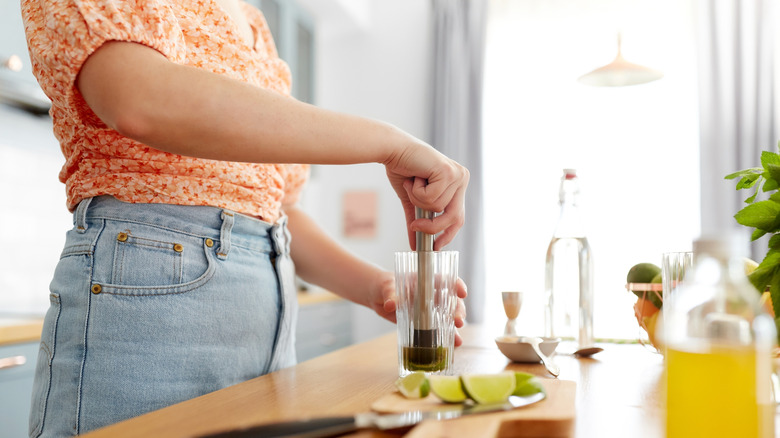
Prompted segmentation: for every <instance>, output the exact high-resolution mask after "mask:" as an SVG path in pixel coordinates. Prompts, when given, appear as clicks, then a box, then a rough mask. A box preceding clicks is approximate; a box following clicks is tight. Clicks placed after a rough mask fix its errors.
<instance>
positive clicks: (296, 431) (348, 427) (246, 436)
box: [201, 417, 358, 438]
mask: <svg viewBox="0 0 780 438" xmlns="http://www.w3.org/2000/svg"><path fill="white" fill-rule="evenodd" d="M356 430H358V427H357V424H356V423H355V417H326V418H312V419H309V420H294V421H287V422H283V423H271V424H261V425H259V426H251V427H248V428H246V429H236V430H230V431H227V432H217V433H215V434H212V435H203V436H202V437H201V438H271V437H295V438H322V437H331V436H335V435H342V434H345V433H349V432H354V431H356Z"/></svg>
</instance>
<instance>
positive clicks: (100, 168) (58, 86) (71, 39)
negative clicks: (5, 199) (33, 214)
mask: <svg viewBox="0 0 780 438" xmlns="http://www.w3.org/2000/svg"><path fill="white" fill-rule="evenodd" d="M241 7H242V8H243V10H244V13H245V14H246V15H247V19H248V21H249V23H250V26H251V27H252V30H253V33H254V36H255V44H254V47H250V45H249V44H248V43H246V42H245V40H244V39H242V38H241V35H240V33H239V31H238V28H237V26H236V25H235V23H234V22H233V20H232V19H231V18H230V16H229V15H228V14H227V13H226V12H225V11H224V10H223V9H222V8H221V6H219V4H217V3H216V2H215V1H214V0H185V1H182V0H22V16H23V19H24V23H25V32H26V34H27V43H28V47H29V51H30V58H31V60H32V64H33V73H34V74H35V76H36V77H37V78H38V82H39V83H40V85H41V87H42V88H43V90H44V92H45V93H46V95H47V96H48V97H49V98H50V99H51V101H52V107H51V110H50V114H51V116H52V119H53V123H54V135H55V136H56V138H57V139H58V140H59V142H60V145H61V148H62V153H63V154H64V156H65V160H66V161H65V165H64V166H63V168H62V171H61V172H60V175H59V177H60V180H61V181H62V182H64V183H65V187H66V191H67V199H68V208H69V209H70V210H71V211H72V210H73V209H75V207H76V205H78V203H79V201H80V200H82V199H84V198H88V197H92V196H98V195H113V196H114V197H116V198H117V199H119V200H121V201H125V202H132V203H170V204H180V205H210V206H215V207H220V208H226V209H229V210H233V211H237V212H241V213H244V214H248V215H251V216H256V217H260V218H262V219H263V220H266V221H268V222H275V221H276V220H277V219H278V218H279V216H280V215H281V213H280V210H281V208H282V205H283V204H292V203H294V202H296V201H297V199H298V198H299V196H300V191H301V189H302V186H303V184H304V183H305V181H306V179H307V176H308V170H309V167H308V166H307V165H300V164H253V163H236V162H228V161H218V160H207V159H199V158H193V157H186V156H181V155H176V154H171V153H167V152H162V151H160V150H157V149H154V148H151V147H149V146H146V145H144V144H142V143H139V142H137V141H134V140H132V139H130V138H127V137H124V136H122V135H120V134H119V133H117V132H116V131H114V130H112V129H110V128H108V127H107V126H106V125H105V124H104V123H102V122H101V121H100V119H98V118H97V117H96V116H95V114H94V113H93V112H92V110H91V109H90V108H89V107H88V106H87V104H86V102H85V101H84V99H83V98H82V97H81V95H80V93H79V91H78V89H77V88H76V85H75V83H76V82H75V81H76V77H77V75H78V73H79V70H80V69H81V66H82V65H83V63H84V62H85V60H86V59H87V58H88V57H89V56H90V55H91V54H92V53H93V52H94V51H95V50H97V49H98V48H99V47H100V46H101V45H102V44H103V43H105V42H107V41H113V40H118V41H130V42H136V43H140V44H144V45H146V46H149V47H151V48H153V49H155V50H157V51H159V52H160V53H162V54H163V55H164V56H166V57H167V58H168V59H169V60H170V61H172V62H176V63H179V64H183V65H189V66H193V67H197V68H201V69H204V70H208V71H210V72H213V73H217V74H221V75H226V76H229V77H231V78H234V79H237V80H241V81H244V82H248V83H250V84H253V85H256V86H258V87H262V88H266V89H270V90H274V91H277V92H279V93H282V94H285V95H289V94H290V71H289V68H288V67H287V64H285V63H284V61H282V60H281V59H279V57H278V55H277V52H276V47H275V45H274V42H273V39H272V37H271V33H270V30H269V29H268V25H267V23H266V21H265V18H264V17H263V15H262V13H261V12H260V11H259V10H257V9H255V8H253V7H252V6H250V5H247V4H245V3H242V4H241ZM193 92H197V90H193Z"/></svg>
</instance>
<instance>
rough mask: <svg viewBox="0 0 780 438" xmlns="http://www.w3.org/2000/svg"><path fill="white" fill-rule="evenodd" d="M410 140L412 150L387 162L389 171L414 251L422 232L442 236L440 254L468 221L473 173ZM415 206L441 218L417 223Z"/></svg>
mask: <svg viewBox="0 0 780 438" xmlns="http://www.w3.org/2000/svg"><path fill="white" fill-rule="evenodd" d="M410 139H411V140H412V143H411V144H410V146H408V147H406V148H405V149H403V150H402V151H401V152H400V153H397V154H394V155H392V156H391V157H390V159H388V160H387V161H385V163H384V164H385V170H386V172H387V177H388V179H389V180H390V184H391V185H392V186H393V189H394V190H395V192H396V194H397V195H398V197H399V198H400V199H401V205H402V206H403V208H404V213H405V215H406V224H407V231H408V237H409V245H410V247H411V248H412V249H416V248H415V235H414V234H415V232H416V231H422V232H425V233H428V234H433V235H437V234H438V236H437V237H436V241H435V243H434V245H435V246H434V250H440V249H441V248H443V247H444V246H445V245H447V244H448V243H450V242H451V241H452V239H453V238H454V237H455V235H456V234H457V232H458V230H459V229H460V227H462V226H463V223H464V221H465V206H464V202H465V197H466V187H467V186H468V183H469V171H468V169H466V168H465V167H463V166H461V165H460V164H458V163H457V162H455V161H453V160H451V159H449V158H447V157H446V156H444V155H443V154H441V153H440V152H438V151H436V150H435V149H434V148H432V147H431V146H429V145H427V144H425V143H422V142H420V141H419V140H416V139H414V138H411V137H410ZM415 206H418V207H420V208H423V209H425V210H428V211H433V212H435V213H440V214H439V215H438V216H436V217H434V218H433V219H415V214H414V210H415V208H414V207H415ZM439 233H441V234H439Z"/></svg>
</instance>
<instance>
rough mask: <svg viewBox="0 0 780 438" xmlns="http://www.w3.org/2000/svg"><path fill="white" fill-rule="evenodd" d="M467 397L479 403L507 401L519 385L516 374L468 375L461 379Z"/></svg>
mask: <svg viewBox="0 0 780 438" xmlns="http://www.w3.org/2000/svg"><path fill="white" fill-rule="evenodd" d="M460 380H461V382H462V383H463V390H464V391H465V392H466V395H468V396H469V398H471V399H472V400H474V401H475V402H477V403H500V402H503V401H506V400H507V399H508V398H509V396H510V395H512V393H513V392H514V391H515V386H516V385H517V383H516V380H515V373H513V372H511V371H505V372H501V373H496V374H467V375H463V376H461V377H460Z"/></svg>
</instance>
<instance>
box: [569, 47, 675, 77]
mask: <svg viewBox="0 0 780 438" xmlns="http://www.w3.org/2000/svg"><path fill="white" fill-rule="evenodd" d="M620 40H621V38H620V35H618V52H617V56H615V59H614V60H613V61H612V62H610V63H609V64H607V65H605V66H603V67H599V68H597V69H595V70H593V71H591V72H590V73H586V74H584V75H582V76H580V78H579V79H578V80H579V81H580V83H582V84H585V85H591V86H594V87H623V86H627V85H639V84H646V83H648V82H652V81H655V80H658V79H661V78H662V77H663V76H664V75H663V73H661V72H660V71H657V70H653V69H651V68H648V67H645V66H642V65H639V64H634V63H631V62H628V61H626V59H625V58H623V55H622V54H621V47H620V45H621V41H620Z"/></svg>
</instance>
